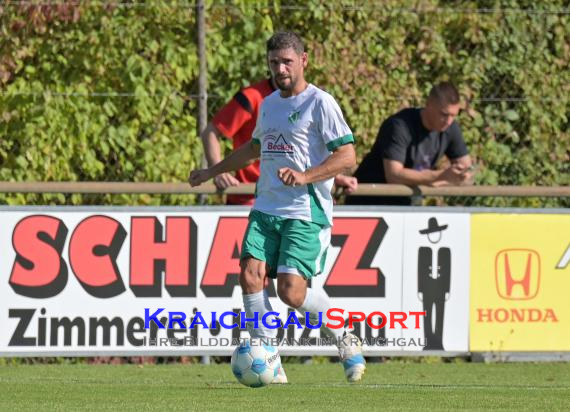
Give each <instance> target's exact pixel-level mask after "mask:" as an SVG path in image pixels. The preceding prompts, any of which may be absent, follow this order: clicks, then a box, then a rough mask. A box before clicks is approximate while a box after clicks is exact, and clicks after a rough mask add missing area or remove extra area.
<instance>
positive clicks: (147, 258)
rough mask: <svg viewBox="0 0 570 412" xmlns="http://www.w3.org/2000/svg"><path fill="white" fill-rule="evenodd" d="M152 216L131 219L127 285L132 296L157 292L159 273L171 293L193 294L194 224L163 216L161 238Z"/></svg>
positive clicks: (186, 220)
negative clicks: (129, 286) (128, 279)
mask: <svg viewBox="0 0 570 412" xmlns="http://www.w3.org/2000/svg"><path fill="white" fill-rule="evenodd" d="M162 232H163V228H162V225H161V224H160V222H159V221H158V219H156V218H155V217H133V218H132V219H131V256H130V285H131V289H132V290H133V292H134V293H135V295H136V296H140V297H151V296H156V297H158V296H160V295H161V275H162V272H164V279H165V281H164V283H165V288H166V290H168V292H169V293H170V295H171V296H186V297H195V296H196V266H195V265H196V241H195V240H196V224H195V223H194V222H193V221H192V219H191V218H189V217H167V218H166V229H165V239H164V240H162Z"/></svg>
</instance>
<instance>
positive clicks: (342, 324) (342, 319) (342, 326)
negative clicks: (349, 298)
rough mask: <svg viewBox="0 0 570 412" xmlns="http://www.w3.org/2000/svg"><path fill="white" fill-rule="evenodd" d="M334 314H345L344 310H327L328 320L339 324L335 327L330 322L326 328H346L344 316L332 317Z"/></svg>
mask: <svg viewBox="0 0 570 412" xmlns="http://www.w3.org/2000/svg"><path fill="white" fill-rule="evenodd" d="M333 312H340V314H341V315H342V314H343V313H344V309H339V308H330V309H329V310H327V318H329V320H333V321H337V322H338V324H337V325H334V324H332V323H330V321H329V322H327V323H325V326H326V327H327V328H331V329H340V328H344V318H343V317H342V316H333V315H332V313H333Z"/></svg>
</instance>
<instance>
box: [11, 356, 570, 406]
mask: <svg viewBox="0 0 570 412" xmlns="http://www.w3.org/2000/svg"><path fill="white" fill-rule="evenodd" d="M285 366H286V371H287V375H288V377H289V381H290V382H291V383H290V384H288V385H280V386H277V385H273V386H270V387H266V388H260V389H250V388H246V387H245V386H242V385H240V384H239V383H237V382H236V380H235V379H234V377H233V375H232V373H231V370H230V367H229V365H227V364H222V365H210V366H206V365H180V364H172V365H144V366H141V365H85V364H77V365H65V364H62V365H4V366H0V410H1V411H10V412H13V411H19V410H33V411H40V410H65V411H67V410H207V411H209V410H220V411H226V412H230V411H239V410H247V411H254V412H255V411H267V410H279V411H287V410H315V409H316V410H330V411H332V410H346V411H353V410H380V411H381V410H394V409H398V410H402V409H409V410H412V409H413V410H456V409H471V410H489V409H493V410H548V411H553V410H569V409H570V363H540V364H534V363H510V364H479V363H465V362H463V363H431V364H430V363H402V362H388V363H383V364H369V365H368V370H367V373H366V375H365V380H364V382H363V383H361V384H353V385H350V384H348V383H346V382H345V381H344V377H343V372H342V367H341V366H340V365H339V364H330V363H326V364H317V365H315V364H313V365H301V364H285ZM302 408H303V409H302ZM343 408H344V409H343Z"/></svg>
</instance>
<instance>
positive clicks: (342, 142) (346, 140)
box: [327, 134, 354, 152]
mask: <svg viewBox="0 0 570 412" xmlns="http://www.w3.org/2000/svg"><path fill="white" fill-rule="evenodd" d="M348 143H352V144H354V136H352V135H351V134H347V135H346V136H342V137H339V138H338V139H335V140H333V141H332V142H328V143H327V149H329V151H331V152H333V151H334V150H335V149H336V148H337V147H339V146H343V145H345V144H348Z"/></svg>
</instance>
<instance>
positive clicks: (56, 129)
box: [0, 0, 570, 207]
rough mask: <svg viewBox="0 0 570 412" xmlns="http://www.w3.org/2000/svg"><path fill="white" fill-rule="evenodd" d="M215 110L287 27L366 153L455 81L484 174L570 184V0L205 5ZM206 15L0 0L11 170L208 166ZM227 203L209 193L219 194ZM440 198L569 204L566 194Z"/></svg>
mask: <svg viewBox="0 0 570 412" xmlns="http://www.w3.org/2000/svg"><path fill="white" fill-rule="evenodd" d="M206 6H207V7H206V20H207V32H206V36H207V47H208V83H209V86H208V87H209V89H208V96H209V99H208V103H209V106H208V111H209V113H210V115H213V113H215V111H216V110H217V109H218V108H219V107H221V105H223V104H224V103H225V102H226V101H227V100H228V99H230V98H231V97H232V96H233V94H235V92H236V91H237V90H238V89H239V88H240V87H242V86H244V85H247V84H248V83H250V82H252V81H255V80H257V79H260V78H262V77H264V76H266V75H267V68H266V65H265V41H266V39H267V38H268V37H269V36H270V35H271V34H272V33H273V32H274V31H275V30H279V29H288V30H295V31H297V32H298V33H300V34H301V35H302V36H303V38H304V39H305V40H306V42H307V46H308V51H309V55H310V63H309V65H310V66H309V70H308V72H307V77H308V79H309V80H310V81H311V82H313V83H315V84H317V85H318V86H319V87H322V88H324V89H326V90H327V91H329V92H330V93H331V94H332V95H333V96H335V98H336V99H337V101H338V102H339V104H340V105H341V107H342V109H343V111H344V113H345V116H346V118H347V121H348V122H349V124H350V126H351V128H352V129H353V131H354V134H355V136H356V138H357V141H358V145H357V152H358V156H359V159H361V158H362V157H363V155H364V154H365V153H366V152H367V151H368V149H369V148H370V147H371V146H372V144H373V142H374V139H375V137H376V133H377V130H378V127H379V125H380V123H381V121H382V120H383V119H385V118H386V117H387V116H389V115H390V114H392V113H394V112H395V111H397V110H399V109H401V108H403V107H406V106H410V105H416V106H420V105H421V104H422V103H423V96H425V95H426V93H427V92H428V91H429V89H430V87H431V86H432V85H433V84H434V83H435V82H437V81H439V80H447V79H449V80H453V81H454V82H455V83H456V84H457V85H458V87H459V89H460V92H461V94H462V95H463V96H464V97H465V100H466V102H467V103H466V107H465V110H463V111H462V114H461V115H460V123H461V125H462V129H463V132H464V135H465V137H466V140H467V142H468V145H469V147H470V150H471V153H472V155H473V157H474V158H475V159H476V161H477V162H478V163H479V164H480V165H481V169H480V172H479V173H478V175H477V184H481V185H544V186H559V185H569V184H570V170H569V169H570V166H569V165H570V135H569V131H568V130H569V127H568V126H569V116H570V104H569V101H570V70H568V65H569V62H570V9H569V8H568V4H567V2H566V1H562V0H546V1H542V2H533V1H525V0H520V1H515V0H501V1H489V0H485V1H484V0H481V1H453V2H450V1H436V0H416V1H410V0H405V1H395V0H385V1H382V2H373V3H371V2H354V1H353V2H344V1H321V0H308V1H271V2H269V1H265V2H263V1H262V2H253V1H246V0H233V1H230V0H227V1H222V0H218V1H208V2H206ZM195 19H196V12H195V8H194V5H193V4H191V3H186V2H165V1H148V2H144V3H137V2H97V1H83V2H77V1H74V2H72V1H69V2H65V1H63V2H53V3H49V2H44V3H40V2H4V3H2V4H0V180H3V181H133V182H135V181H149V182H184V181H186V178H187V175H188V172H189V170H191V169H192V168H194V167H197V166H199V165H200V163H201V157H202V148H201V144H200V141H199V137H198V132H197V116H198V113H197V93H198V87H197V79H198V64H199V62H198V55H197V46H196V44H197V43H196V21H195ZM216 201H219V199H218V198H216V197H213V198H211V199H210V202H216ZM195 202H197V199H196V198H195V197H194V196H191V195H162V196H161V195H79V194H75V195H64V194H52V195H49V194H47V195H37V194H0V203H7V204H119V205H121V204H125V205H127V204H128V205H133V204H142V205H146V204H152V205H158V204H163V205H187V204H193V203H195ZM431 202H432V203H433V202H436V203H438V204H439V203H442V202H446V203H448V204H465V205H488V206H490V205H492V206H529V207H543V206H558V207H568V206H569V205H570V200H569V199H568V198H564V199H540V198H536V199H535V198H522V199H517V198H447V199H445V200H443V199H435V200H434V199H432V200H431Z"/></svg>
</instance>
